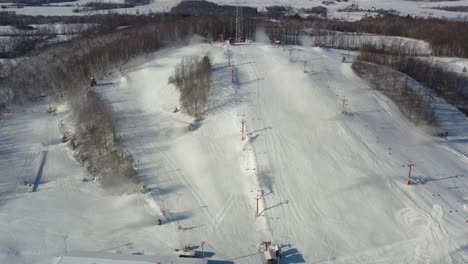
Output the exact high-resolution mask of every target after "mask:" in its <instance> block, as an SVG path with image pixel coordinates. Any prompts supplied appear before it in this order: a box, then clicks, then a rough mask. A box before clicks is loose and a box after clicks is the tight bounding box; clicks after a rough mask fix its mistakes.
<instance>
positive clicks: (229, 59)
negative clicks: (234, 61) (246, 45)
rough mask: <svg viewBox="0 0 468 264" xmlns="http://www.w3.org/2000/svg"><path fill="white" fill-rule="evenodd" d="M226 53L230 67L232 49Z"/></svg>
mask: <svg viewBox="0 0 468 264" xmlns="http://www.w3.org/2000/svg"><path fill="white" fill-rule="evenodd" d="M226 53H227V57H228V66H231V57H232V51H231V50H230V49H228V50H227V51H226Z"/></svg>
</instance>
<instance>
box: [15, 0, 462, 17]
mask: <svg viewBox="0 0 468 264" xmlns="http://www.w3.org/2000/svg"><path fill="white" fill-rule="evenodd" d="M91 1H94V0H79V1H77V2H66V3H60V4H56V5H54V6H50V7H47V6H43V7H24V8H9V9H8V10H9V11H15V12H16V13H17V14H27V15H49V16H51V15H54V16H55V15H58V16H60V15H87V14H95V13H102V14H107V13H108V10H102V11H97V12H92V13H88V12H86V13H85V12H83V13H73V12H72V11H73V9H74V8H76V5H77V4H78V5H82V4H85V3H87V2H91ZM180 1H181V0H156V1H153V2H152V3H151V4H149V5H145V6H139V7H136V8H126V9H115V10H113V11H116V12H120V13H127V14H137V13H138V14H147V13H150V12H166V11H169V10H170V8H171V7H173V6H175V5H177V4H178V3H179V2H180ZM106 2H117V3H119V2H123V0H108V1H106ZM211 2H214V3H218V4H226V5H235V3H236V1H235V0H212V1H211ZM239 3H240V4H241V5H245V6H253V7H258V8H259V10H260V11H262V10H264V8H265V7H267V6H273V5H285V6H292V7H294V8H297V9H298V8H311V7H313V6H319V5H322V0H239ZM351 4H357V5H359V7H360V8H363V9H372V7H375V8H377V9H380V8H382V9H395V10H397V11H399V12H401V14H402V15H408V14H409V15H414V16H423V17H446V18H448V19H457V20H466V19H467V18H468V13H467V12H448V11H444V10H437V9H432V7H439V6H454V5H456V6H467V5H468V0H459V1H437V2H431V1H408V0H388V1H384V0H354V1H353V0H350V1H348V2H335V4H333V5H328V6H326V7H327V8H328V13H329V17H330V18H340V19H346V20H359V19H360V18H361V17H362V16H364V15H366V13H365V12H352V13H349V12H337V10H338V9H340V8H344V7H347V6H349V5H351ZM65 5H68V6H65Z"/></svg>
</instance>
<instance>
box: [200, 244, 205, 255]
mask: <svg viewBox="0 0 468 264" xmlns="http://www.w3.org/2000/svg"><path fill="white" fill-rule="evenodd" d="M204 245H205V241H202V242H201V252H202V258H205V250H204Z"/></svg>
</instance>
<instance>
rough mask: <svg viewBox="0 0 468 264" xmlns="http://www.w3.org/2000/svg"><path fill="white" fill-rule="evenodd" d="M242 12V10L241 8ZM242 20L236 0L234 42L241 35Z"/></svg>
mask: <svg viewBox="0 0 468 264" xmlns="http://www.w3.org/2000/svg"><path fill="white" fill-rule="evenodd" d="M241 12H242V10H241ZM241 24H242V21H241V19H240V17H239V0H236V39H235V42H238V41H239V39H240V38H241V37H242V25H241Z"/></svg>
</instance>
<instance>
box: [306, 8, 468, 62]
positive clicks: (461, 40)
mask: <svg viewBox="0 0 468 264" xmlns="http://www.w3.org/2000/svg"><path fill="white" fill-rule="evenodd" d="M313 24H314V27H316V28H322V29H329V30H336V31H346V32H356V33H373V34H379V35H385V36H401V37H408V38H415V39H421V40H425V41H427V42H429V44H430V45H431V48H432V51H433V54H434V55H437V56H449V57H451V56H454V57H468V34H467V33H466V32H468V22H465V21H450V20H445V19H438V18H427V19H426V18H416V17H412V16H405V17H402V16H394V15H386V16H382V17H376V18H363V19H361V20H358V21H355V22H347V21H338V20H315V21H314V23H313Z"/></svg>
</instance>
